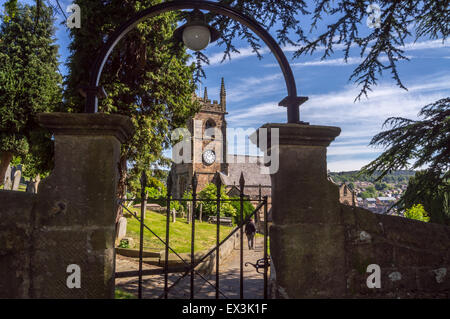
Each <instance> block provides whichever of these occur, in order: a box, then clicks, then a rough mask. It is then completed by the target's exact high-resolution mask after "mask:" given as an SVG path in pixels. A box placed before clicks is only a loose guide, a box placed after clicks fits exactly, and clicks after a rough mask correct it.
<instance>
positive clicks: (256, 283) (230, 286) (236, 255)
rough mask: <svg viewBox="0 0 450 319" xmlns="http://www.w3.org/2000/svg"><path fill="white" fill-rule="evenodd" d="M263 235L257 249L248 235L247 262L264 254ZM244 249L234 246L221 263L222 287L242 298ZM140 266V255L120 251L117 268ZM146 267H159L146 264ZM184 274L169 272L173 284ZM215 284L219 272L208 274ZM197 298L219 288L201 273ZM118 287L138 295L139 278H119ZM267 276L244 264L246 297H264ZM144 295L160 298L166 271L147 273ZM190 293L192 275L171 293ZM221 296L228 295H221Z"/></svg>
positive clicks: (209, 295) (186, 295)
mask: <svg viewBox="0 0 450 319" xmlns="http://www.w3.org/2000/svg"><path fill="white" fill-rule="evenodd" d="M263 243H264V240H263V238H262V237H258V238H256V241H255V249H254V250H248V247H247V242H246V239H245V241H244V264H245V262H252V263H255V262H256V260H258V259H260V258H263V256H264V252H263ZM239 265H240V251H239V245H237V247H236V248H235V249H234V251H233V253H232V254H231V255H230V256H229V257H228V258H227V259H226V260H225V261H224V262H223V263H222V265H221V266H220V277H219V283H220V290H221V291H222V292H223V293H224V294H225V295H226V296H227V297H228V298H239V285H240V280H239V273H240V266H239ZM138 267H139V263H138V260H137V259H136V258H127V257H123V256H120V255H117V257H116V271H118V272H119V271H127V270H137V269H138ZM143 268H144V269H151V268H157V267H156V266H150V265H146V264H143ZM180 276H181V274H178V273H177V274H169V286H170V285H171V283H172V282H174V281H175V280H176V279H178V278H179V277H180ZM207 279H208V280H209V281H210V283H211V284H215V273H213V274H211V275H210V276H208V277H207ZM194 286H195V298H196V299H210V298H215V288H214V287H212V286H211V285H210V284H208V283H207V282H205V281H204V280H203V279H202V278H200V276H198V275H196V276H195V282H194ZM116 287H117V288H119V289H121V290H124V291H127V292H130V293H132V294H134V295H137V289H138V279H137V277H132V278H118V279H116ZM263 288H264V280H263V275H262V274H258V273H257V272H256V270H255V268H254V267H252V266H251V265H248V266H247V267H245V266H244V298H245V299H250V298H251V299H259V298H262V297H263ZM142 292H143V298H158V297H159V296H160V295H161V294H162V293H163V292H164V275H155V276H144V277H143V289H142ZM189 296H190V276H186V277H185V278H183V279H182V280H181V281H180V282H179V283H178V284H177V285H176V286H175V287H174V288H173V289H171V291H170V293H169V298H174V299H179V298H181V299H188V298H189ZM220 298H225V297H223V296H222V295H220Z"/></svg>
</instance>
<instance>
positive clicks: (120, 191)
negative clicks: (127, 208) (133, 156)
mask: <svg viewBox="0 0 450 319" xmlns="http://www.w3.org/2000/svg"><path fill="white" fill-rule="evenodd" d="M118 166H119V183H118V185H117V198H118V199H121V200H122V199H124V198H125V191H126V181H127V156H126V155H122V156H121V157H120V161H119V164H118ZM122 216H123V208H122V206H121V205H117V213H116V224H117V223H118V222H119V218H120V217H122Z"/></svg>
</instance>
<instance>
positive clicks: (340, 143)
mask: <svg viewBox="0 0 450 319" xmlns="http://www.w3.org/2000/svg"><path fill="white" fill-rule="evenodd" d="M61 2H62V4H63V7H64V8H65V7H67V6H68V5H69V4H70V3H71V2H70V1H67V0H63V1H61ZM3 3H4V0H0V4H1V5H3ZM60 21H63V20H62V15H61V14H59V15H58V22H60ZM326 22H327V20H325V21H324V23H326ZM302 23H305V25H307V23H308V21H306V20H305V21H303V22H302ZM81 27H83V26H81ZM365 28H366V29H367V30H365ZM369 31H370V30H368V27H367V26H366V25H361V32H369ZM271 34H272V35H274V33H273V32H271ZM313 37H314V35H311V38H313ZM56 38H57V42H58V44H59V45H60V55H61V57H60V61H61V63H62V65H61V72H62V73H63V74H65V73H66V68H65V66H64V65H63V64H64V62H65V59H66V58H67V56H68V51H67V45H68V43H69V38H68V33H67V29H66V28H65V27H64V26H58V30H57V33H56ZM235 45H236V47H237V48H239V49H240V51H241V54H239V55H232V60H231V61H226V62H224V63H220V61H221V59H222V52H223V48H220V47H218V46H217V45H215V44H211V45H210V46H209V47H208V48H207V49H206V50H205V53H206V55H207V56H209V58H210V62H211V64H210V65H209V66H207V67H206V68H205V72H206V76H207V78H206V79H204V80H203V82H204V83H203V84H202V85H201V88H200V89H199V93H200V90H201V93H200V94H201V95H203V88H204V87H205V86H207V87H208V95H209V98H210V99H212V100H219V89H220V79H221V77H224V78H225V85H226V90H227V111H228V112H229V114H228V116H227V121H228V126H229V127H234V128H237V127H243V128H249V127H253V128H258V127H259V126H261V125H263V124H264V123H267V122H272V123H273V122H281V123H283V122H286V109H285V108H283V107H279V106H277V105H278V102H279V101H280V100H281V99H283V98H284V97H285V96H286V95H287V93H286V88H285V84H284V79H283V76H282V73H281V70H280V68H279V67H278V65H277V62H276V60H275V58H274V57H273V55H272V54H271V53H270V52H268V50H267V48H264V47H263V59H261V60H259V59H258V58H257V57H256V56H255V54H254V53H252V51H251V49H250V47H249V45H248V44H247V43H246V42H245V41H239V40H238V41H236V42H235ZM283 50H284V52H285V54H286V56H287V58H288V60H289V62H290V63H291V66H292V70H293V73H294V76H295V79H296V82H297V90H298V95H301V96H308V97H309V101H307V102H306V103H304V104H303V105H302V107H301V110H300V116H301V119H302V120H303V121H307V122H310V124H314V125H331V126H339V127H340V128H341V129H342V132H341V135H340V136H339V137H338V138H337V139H336V140H335V141H334V142H333V143H332V144H331V146H330V147H329V149H328V168H329V169H330V170H331V171H347V170H357V169H360V168H361V167H362V166H363V165H365V164H367V163H369V162H370V161H371V160H373V159H375V158H376V157H377V155H379V154H380V152H381V151H382V150H381V149H375V148H373V147H369V146H368V144H369V142H370V140H371V138H372V137H373V136H374V135H375V134H376V133H378V132H379V131H380V130H381V129H382V124H383V122H384V121H385V120H386V118H388V117H390V116H402V117H407V118H411V119H415V118H417V113H418V112H419V110H420V109H421V108H422V107H423V106H424V105H426V104H428V103H431V102H434V101H436V100H438V99H440V98H443V97H447V96H449V95H450V43H449V42H448V41H446V42H445V43H442V40H439V39H438V40H429V39H420V40H418V41H417V42H416V43H414V42H413V39H411V40H410V41H408V43H407V44H406V46H405V54H406V55H407V56H408V57H409V58H410V59H411V60H410V61H409V62H400V63H399V73H400V77H401V79H402V81H403V83H404V84H405V85H406V87H407V88H408V91H405V90H403V89H401V88H399V87H397V86H396V85H395V83H394V82H393V81H392V79H391V78H390V74H389V73H385V74H384V75H383V77H381V78H380V82H379V85H378V86H376V87H374V88H373V92H372V93H370V94H369V97H368V98H365V97H363V98H362V99H361V100H360V101H359V102H354V99H355V97H356V96H357V94H358V92H359V89H358V87H357V86H356V85H354V84H353V83H351V82H349V81H348V78H349V76H350V74H351V73H352V71H353V69H354V68H355V67H356V66H357V64H358V62H359V61H360V58H359V54H358V53H359V51H357V50H353V52H352V55H351V56H350V58H349V61H348V63H347V64H345V63H344V62H343V61H342V52H340V51H339V50H336V51H335V55H333V56H331V57H329V58H328V59H327V60H325V61H321V60H320V57H321V53H322V52H321V51H319V52H318V53H316V54H313V55H308V56H302V57H300V58H298V59H295V60H294V59H292V54H293V50H292V48H289V47H284V48H283ZM244 149H245V148H244V147H243V146H242V147H240V148H238V152H239V153H242V152H243V151H244Z"/></svg>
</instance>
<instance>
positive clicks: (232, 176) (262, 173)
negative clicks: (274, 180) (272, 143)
mask: <svg viewBox="0 0 450 319" xmlns="http://www.w3.org/2000/svg"><path fill="white" fill-rule="evenodd" d="M263 161H264V158H263V157H262V156H249V155H233V154H229V155H228V156H227V163H228V175H225V174H223V173H221V175H222V178H223V181H224V184H225V185H239V178H240V177H241V172H242V173H243V174H244V180H245V185H246V186H258V185H261V186H266V187H267V186H269V187H270V186H271V181H270V175H269V168H268V167H266V166H264V162H263Z"/></svg>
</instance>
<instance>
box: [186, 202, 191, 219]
mask: <svg viewBox="0 0 450 319" xmlns="http://www.w3.org/2000/svg"><path fill="white" fill-rule="evenodd" d="M191 216H192V203H191V202H189V203H187V216H186V220H187V223H188V224H190V223H191Z"/></svg>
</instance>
